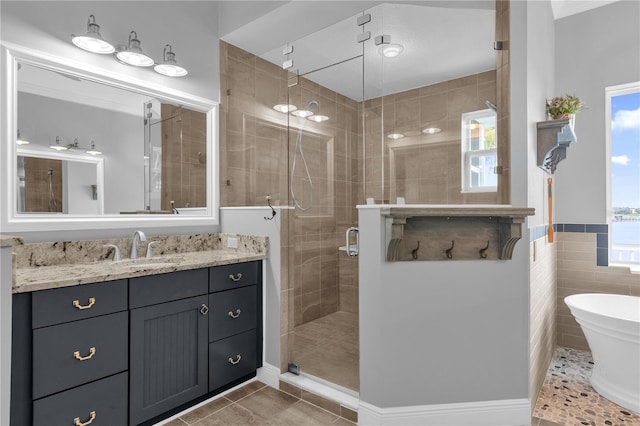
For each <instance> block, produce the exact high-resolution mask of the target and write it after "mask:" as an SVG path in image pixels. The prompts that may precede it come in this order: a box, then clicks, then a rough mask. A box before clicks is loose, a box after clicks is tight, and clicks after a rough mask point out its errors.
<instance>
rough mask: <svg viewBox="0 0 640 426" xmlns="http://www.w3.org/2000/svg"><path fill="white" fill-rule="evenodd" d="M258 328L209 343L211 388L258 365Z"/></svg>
mask: <svg viewBox="0 0 640 426" xmlns="http://www.w3.org/2000/svg"><path fill="white" fill-rule="evenodd" d="M257 357H258V351H257V348H256V330H249V331H245V332H244V333H240V334H236V335H235V336H232V337H229V338H227V339H222V340H218V341H217V342H214V343H211V344H209V389H210V390H212V391H213V390H215V389H219V388H220V387H222V386H224V385H226V384H229V383H231V382H233V381H234V380H237V379H239V378H241V377H244V376H246V375H248V374H251V373H254V372H255V371H256V368H257V367H258V358H257Z"/></svg>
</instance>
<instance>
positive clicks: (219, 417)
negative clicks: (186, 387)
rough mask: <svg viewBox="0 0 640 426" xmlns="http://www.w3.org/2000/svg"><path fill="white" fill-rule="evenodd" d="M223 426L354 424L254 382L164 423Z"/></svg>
mask: <svg viewBox="0 0 640 426" xmlns="http://www.w3.org/2000/svg"><path fill="white" fill-rule="evenodd" d="M223 425H264V426H275V425H292V426H294V425H295V426H297V425H322V426H328V425H331V426H334V425H335V426H354V425H355V423H352V422H350V421H348V420H347V419H345V418H343V417H339V416H337V415H335V414H333V413H330V412H329V411H326V410H323V409H322V408H320V407H317V406H315V405H313V404H310V403H309V402H307V401H304V400H302V399H300V398H297V397H295V396H293V395H291V394H288V393H285V392H282V391H280V390H278V389H274V388H272V387H270V386H267V385H265V384H264V383H262V382H259V381H254V382H251V383H249V384H247V385H245V386H243V387H241V388H239V389H237V390H235V391H233V392H231V393H229V394H227V395H225V396H223V397H221V398H218V399H216V400H214V401H212V402H210V403H208V404H206V405H203V406H202V407H199V408H196V409H195V410H192V411H190V412H188V413H185V414H183V415H181V416H180V417H179V418H177V419H174V420H171V421H170V422H167V423H164V425H163V426H223Z"/></svg>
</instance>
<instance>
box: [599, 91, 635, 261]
mask: <svg viewBox="0 0 640 426" xmlns="http://www.w3.org/2000/svg"><path fill="white" fill-rule="evenodd" d="M606 94H607V96H606V99H607V112H606V114H607V120H606V122H607V139H608V144H607V148H608V153H607V154H608V155H607V160H608V161H607V167H608V168H609V170H608V173H607V177H608V180H609V185H608V191H609V194H608V195H609V196H608V209H607V210H608V213H609V214H608V216H609V217H608V220H609V225H610V228H609V229H610V238H609V244H610V246H609V264H616V265H624V266H629V267H631V268H632V269H634V270H640V82H636V83H632V84H625V85H621V86H615V87H609V88H607V89H606Z"/></svg>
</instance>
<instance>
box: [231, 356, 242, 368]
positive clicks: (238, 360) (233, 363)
mask: <svg viewBox="0 0 640 426" xmlns="http://www.w3.org/2000/svg"><path fill="white" fill-rule="evenodd" d="M241 359H242V357H241V356H240V354H238V356H237V357H236V359H235V360H234V359H233V358H231V357H229V364H231V365H236V364H237V363H239V362H240V360H241Z"/></svg>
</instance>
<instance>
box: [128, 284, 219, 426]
mask: <svg viewBox="0 0 640 426" xmlns="http://www.w3.org/2000/svg"><path fill="white" fill-rule="evenodd" d="M206 304H207V296H198V297H192V298H190V299H182V300H177V301H174V302H168V303H162V304H159V305H153V306H148V307H144V308H139V309H133V310H131V318H130V320H131V322H130V323H131V334H130V339H131V341H130V348H131V354H130V366H129V374H130V377H131V381H130V391H129V392H130V394H129V395H130V422H131V424H132V425H137V424H139V423H141V422H143V421H145V420H149V419H151V418H153V417H156V416H158V415H160V414H163V413H165V412H166V411H169V410H171V409H172V408H175V407H178V406H180V405H182V404H184V403H186V402H189V401H191V400H192V399H195V398H197V397H199V396H202V395H204V394H205V393H206V392H207V352H208V347H207V335H208V330H207V322H208V316H207V311H208V307H207V305H206Z"/></svg>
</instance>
